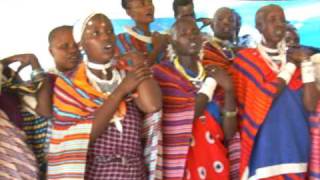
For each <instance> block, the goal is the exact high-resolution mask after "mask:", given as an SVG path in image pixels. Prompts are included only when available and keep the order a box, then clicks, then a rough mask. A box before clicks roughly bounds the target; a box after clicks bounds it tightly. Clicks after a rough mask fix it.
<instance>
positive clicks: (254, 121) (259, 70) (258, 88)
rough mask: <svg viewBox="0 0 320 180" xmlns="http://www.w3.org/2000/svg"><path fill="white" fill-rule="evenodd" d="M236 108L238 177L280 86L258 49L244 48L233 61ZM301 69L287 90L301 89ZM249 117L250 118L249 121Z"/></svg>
mask: <svg viewBox="0 0 320 180" xmlns="http://www.w3.org/2000/svg"><path fill="white" fill-rule="evenodd" d="M231 72H232V75H233V80H234V84H235V90H236V98H237V103H238V107H239V115H240V126H241V161H240V175H241V176H243V175H244V172H245V171H246V168H247V166H248V164H249V160H250V156H251V152H252V148H253V144H254V141H255V137H256V135H257V133H258V131H259V128H260V126H261V125H262V124H263V122H264V119H265V117H266V115H267V113H268V111H269V109H270V107H271V105H272V102H273V100H274V98H275V95H276V93H277V84H278V83H279V81H278V78H277V74H276V73H274V72H273V71H272V70H271V69H270V68H269V67H268V65H267V64H266V63H265V61H264V60H263V58H262V56H261V55H260V53H259V52H258V50H257V49H243V50H241V51H240V52H239V53H238V55H237V57H236V58H235V59H234V61H233V66H232V69H231ZM300 76H301V74H300V70H299V69H298V70H296V72H295V74H294V75H293V77H292V80H291V81H290V83H289V88H291V89H298V88H300V87H301V86H302V82H301V80H300ZM249 117H250V118H249Z"/></svg>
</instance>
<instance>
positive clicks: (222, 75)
mask: <svg viewBox="0 0 320 180" xmlns="http://www.w3.org/2000/svg"><path fill="white" fill-rule="evenodd" d="M206 72H207V75H208V76H209V77H212V78H213V79H215V80H216V81H217V83H218V85H219V86H221V87H222V88H223V89H224V90H225V91H231V90H233V83H232V79H231V77H230V76H229V74H228V73H227V72H226V71H225V70H223V69H221V68H218V67H216V66H213V65H210V66H207V67H206Z"/></svg>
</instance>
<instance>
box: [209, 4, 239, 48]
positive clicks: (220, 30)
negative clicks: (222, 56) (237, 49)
mask: <svg viewBox="0 0 320 180" xmlns="http://www.w3.org/2000/svg"><path fill="white" fill-rule="evenodd" d="M236 20H237V19H236V16H235V14H234V12H233V11H232V9H230V8H220V9H218V10H217V12H216V13H215V15H214V17H213V21H212V23H211V29H212V31H213V32H214V36H216V37H217V38H219V39H222V40H229V41H230V42H233V41H234V40H235V38H236V30H237V22H236Z"/></svg>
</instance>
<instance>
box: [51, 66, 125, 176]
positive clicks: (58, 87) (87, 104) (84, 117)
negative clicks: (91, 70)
mask: <svg viewBox="0 0 320 180" xmlns="http://www.w3.org/2000/svg"><path fill="white" fill-rule="evenodd" d="M105 98H107V96H106V95H104V94H102V93H100V92H98V91H97V90H95V89H94V88H93V87H92V86H91V85H90V83H89V81H88V79H87V76H86V72H85V65H84V64H80V65H79V67H78V69H77V70H76V71H75V72H74V74H73V75H72V76H71V79H69V78H67V77H64V76H61V77H59V78H58V79H57V80H56V84H55V89H54V96H53V103H54V116H55V118H56V119H55V120H54V121H53V127H52V136H51V142H50V147H49V154H48V164H49V165H48V179H68V178H72V179H84V173H85V165H86V158H87V151H88V145H89V138H90V133H91V128H92V120H93V119H94V117H93V112H95V111H96V109H98V108H99V107H100V106H101V105H102V104H103V100H104V99H105ZM125 112H126V104H125V102H121V104H120V105H119V109H118V111H117V112H116V113H118V114H119V115H124V114H125Z"/></svg>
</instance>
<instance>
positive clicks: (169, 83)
mask: <svg viewBox="0 0 320 180" xmlns="http://www.w3.org/2000/svg"><path fill="white" fill-rule="evenodd" d="M172 66H173V65H172V64H171V63H170V62H169V61H164V62H162V63H161V64H160V65H155V66H154V68H153V71H154V77H155V78H156V80H158V83H159V85H160V87H161V90H162V95H163V118H162V134H163V142H162V145H163V168H162V169H163V179H166V180H173V179H174V180H178V179H183V177H184V173H185V166H186V159H187V155H188V150H189V146H190V142H191V137H192V123H193V117H194V103H195V99H194V97H195V96H194V95H195V93H196V89H195V88H194V86H193V84H192V83H191V82H189V81H186V80H185V78H184V77H183V76H182V75H180V74H179V73H178V72H177V71H176V70H175V69H174V68H173V67H172Z"/></svg>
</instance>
